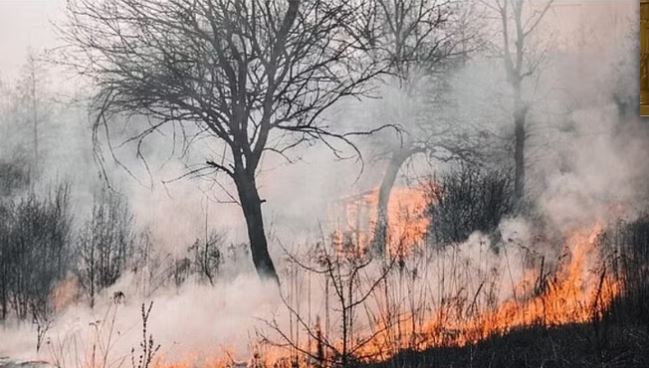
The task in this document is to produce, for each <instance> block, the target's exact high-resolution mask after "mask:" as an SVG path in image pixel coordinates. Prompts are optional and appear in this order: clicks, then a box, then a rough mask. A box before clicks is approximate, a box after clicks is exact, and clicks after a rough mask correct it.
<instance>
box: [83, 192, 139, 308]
mask: <svg viewBox="0 0 649 368" xmlns="http://www.w3.org/2000/svg"><path fill="white" fill-rule="evenodd" d="M132 221H133V218H132V215H131V214H130V211H129V209H128V207H127V206H126V204H125V203H124V202H123V200H122V199H121V198H120V197H119V196H118V194H116V193H113V192H111V191H109V190H104V191H102V192H101V193H100V194H99V195H97V196H96V198H95V204H94V206H93V210H92V215H91V218H90V219H89V220H88V221H87V222H86V223H85V225H84V227H83V228H82V230H81V232H80V234H79V238H78V243H77V244H78V255H79V264H78V266H77V268H78V272H77V273H78V277H79V281H80V282H81V286H82V287H83V289H84V290H85V291H86V292H87V294H88V297H89V299H90V307H91V308H92V307H94V305H95V298H96V296H97V294H98V293H99V292H101V291H102V290H103V289H104V288H106V287H108V286H111V285H112V284H114V283H115V281H117V279H118V278H119V277H120V276H121V275H122V273H123V271H124V270H125V268H126V266H127V264H128V260H129V258H131V256H132V255H133V251H134V249H133V248H134V244H135V236H134V231H133V229H132Z"/></svg>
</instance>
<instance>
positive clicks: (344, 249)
mask: <svg viewBox="0 0 649 368" xmlns="http://www.w3.org/2000/svg"><path fill="white" fill-rule="evenodd" d="M424 189H425V188H424V186H423V185H420V186H418V187H414V188H408V187H396V188H393V189H392V191H391V193H390V200H389V202H388V211H387V218H388V224H387V225H388V226H387V231H386V232H387V233H386V237H387V248H388V253H389V255H390V256H392V257H394V256H397V255H400V256H406V255H408V254H410V253H411V251H412V250H413V249H415V248H416V247H419V246H421V245H422V244H423V241H424V237H425V234H426V231H427V228H428V225H429V220H428V217H427V216H424V214H425V211H426V204H427V201H426V196H425V191H424ZM378 200H379V189H378V188H375V189H372V190H370V191H368V192H365V193H363V194H360V195H357V196H352V197H348V198H345V199H343V200H342V201H341V202H340V203H338V204H337V206H336V207H337V208H335V209H334V211H333V212H335V213H334V217H335V223H336V226H335V228H336V230H335V231H334V233H333V236H332V238H333V244H334V247H335V249H336V250H337V251H338V252H339V253H352V254H364V253H365V252H367V250H368V248H369V246H370V244H371V242H372V240H373V237H374V228H375V226H376V221H377V217H378V216H377V212H378V211H377V208H378ZM340 208H342V211H341V209H340Z"/></svg>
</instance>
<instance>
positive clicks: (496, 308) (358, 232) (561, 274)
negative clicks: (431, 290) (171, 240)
mask: <svg viewBox="0 0 649 368" xmlns="http://www.w3.org/2000/svg"><path fill="white" fill-rule="evenodd" d="M376 201H377V191H376V190H374V191H371V192H368V193H365V194H363V195H360V196H357V197H354V198H351V199H348V200H346V201H343V204H344V206H343V212H344V216H342V217H340V218H339V220H340V221H339V222H338V225H342V226H344V228H346V229H348V230H347V237H355V238H352V239H347V240H348V241H349V244H358V246H357V247H356V248H351V249H350V248H349V247H348V246H347V245H346V243H345V242H344V241H343V240H344V239H343V236H344V235H343V233H344V231H342V230H340V231H338V232H337V235H336V236H338V237H339V238H338V242H334V246H335V247H337V248H336V249H337V250H338V251H339V252H345V254H351V255H353V254H363V253H364V252H365V251H367V247H368V246H369V244H370V241H371V234H372V230H373V224H374V221H376ZM425 204H426V200H425V197H424V195H423V191H422V190H420V189H407V188H397V189H395V190H394V192H393V197H392V200H391V201H390V207H389V211H390V212H389V216H390V219H389V232H390V234H388V242H389V248H388V249H389V250H390V252H389V255H390V256H395V255H399V256H404V257H408V256H410V257H411V258H413V257H418V256H420V255H415V254H412V252H411V251H410V250H412V249H415V247H419V246H423V244H424V242H425V239H424V238H425V232H426V229H427V226H428V222H427V220H426V216H423V213H424V210H425ZM339 228H340V227H339ZM602 231H603V227H602V226H601V225H599V224H597V225H595V226H593V227H592V228H586V229H577V230H575V231H573V232H572V233H570V234H569V235H567V236H566V237H565V238H564V239H565V240H564V243H563V246H562V247H563V249H562V252H561V254H562V255H561V256H560V257H559V260H558V261H557V262H558V263H556V264H555V265H554V267H555V268H553V271H552V272H551V273H548V272H549V271H547V270H545V271H547V272H545V273H544V271H543V270H542V267H541V269H539V268H538V267H537V268H534V267H530V268H529V269H526V270H524V271H523V273H522V277H519V278H518V279H517V281H516V282H515V283H514V284H513V285H511V286H510V287H511V288H512V292H511V296H510V297H505V296H503V297H502V299H498V300H496V301H495V302H494V304H486V305H481V306H479V307H475V304H476V303H475V299H477V297H478V294H480V293H481V292H482V293H486V291H484V290H482V289H481V288H482V286H480V288H478V291H477V292H475V291H474V293H475V296H473V294H471V295H470V296H469V297H468V298H466V297H465V298H464V299H461V298H460V297H457V299H454V297H453V296H452V295H450V294H449V295H447V296H444V297H443V299H442V300H443V301H442V302H441V303H439V304H437V305H433V304H428V305H429V306H432V307H429V308H428V309H426V308H424V309H425V311H424V312H423V313H421V311H418V312H416V313H419V314H418V315H417V316H416V318H417V319H420V320H421V322H420V323H419V325H418V326H415V323H414V320H415V315H414V314H411V315H407V314H406V315H399V316H397V317H396V319H399V320H408V319H412V321H413V323H412V324H409V323H400V324H395V323H394V320H395V317H394V316H382V315H380V314H381V312H379V316H378V318H375V319H371V320H370V321H369V322H368V323H366V324H364V325H362V327H358V330H357V331H355V332H354V336H355V339H362V338H363V337H365V336H371V338H370V339H369V342H368V343H367V344H365V345H364V346H362V347H361V348H359V349H358V350H357V351H356V352H355V354H356V355H357V356H360V357H363V356H364V357H371V358H366V359H364V360H384V359H388V358H390V357H391V356H392V355H394V354H396V353H397V352H399V351H400V350H402V349H405V348H408V349H414V350H425V349H430V348H435V347H448V346H463V345H466V344H471V343H475V342H478V341H481V340H484V339H486V338H489V337H491V336H495V335H501V334H505V333H507V332H510V331H512V330H513V329H516V328H523V327H526V326H533V325H540V326H546V327H548V326H557V325H564V324H570V323H583V322H588V321H590V320H592V319H597V318H601V317H602V314H603V313H604V312H605V311H606V309H607V308H608V307H609V306H610V304H611V302H612V301H613V300H614V298H615V297H616V296H617V295H618V294H619V293H620V291H621V288H622V284H621V283H620V282H619V281H618V280H616V279H615V278H614V277H613V274H612V273H610V272H606V269H605V267H603V264H604V262H603V260H602V256H601V249H600V247H599V243H598V237H599V235H600V234H601V233H602ZM350 234H351V235H350ZM399 237H401V241H399V242H397V241H396V239H398V238H399ZM334 239H336V238H334ZM403 239H405V241H404V240H403ZM397 249H405V250H406V253H405V254H404V253H397ZM494 280H495V281H494V282H497V283H498V282H499V283H501V284H503V283H505V282H504V279H498V278H495V279H494ZM392 281H395V280H392ZM399 282H400V281H399ZM425 282H431V280H426V281H425ZM512 282H513V281H512ZM398 287H399V286H398V285H396V286H395V285H394V284H388V281H386V295H385V296H382V295H381V296H378V297H377V299H376V302H377V304H381V303H383V304H389V302H388V298H389V297H388V296H387V292H388V291H387V290H388V289H390V288H398ZM505 287H507V286H505ZM467 288H468V286H467V285H460V286H459V289H460V290H466V289H467ZM485 288H486V287H485ZM481 290H482V291H481ZM379 294H380V293H379ZM381 298H384V299H381ZM424 298H426V297H424ZM427 298H432V296H431V295H428V296H427ZM471 299H473V303H472V302H471ZM395 300H398V299H395ZM392 303H395V301H394V300H393V301H392ZM396 303H397V304H398V303H400V302H398V301H397V302H396ZM472 304H473V305H472ZM382 308H383V307H382V306H379V308H378V309H379V310H382ZM397 308H401V306H400V305H397ZM406 310H408V309H407V308H406V309H398V310H397V311H396V312H395V313H401V312H403V311H406ZM410 310H411V311H413V310H414V309H410ZM413 313H414V312H413ZM316 321H317V322H316V325H315V326H312V328H313V329H314V330H313V331H316V332H315V333H316V335H317V336H321V333H322V330H321V328H320V324H319V323H320V322H319V321H320V320H319V317H316ZM387 321H392V322H387ZM327 338H328V341H329V343H330V344H331V345H333V346H335V347H336V348H337V349H338V347H340V346H342V342H341V341H340V339H336V338H335V337H332V336H327ZM305 340H306V339H305ZM317 345H318V344H317V343H316V340H315V339H313V338H308V341H306V342H304V341H303V343H302V344H301V346H300V347H299V348H297V347H295V346H293V347H287V346H277V345H271V344H267V343H260V344H259V346H256V347H255V348H254V349H251V350H252V353H251V354H252V357H251V358H248V359H247V360H241V361H239V360H236V359H234V358H233V354H231V353H230V352H228V351H226V352H222V353H220V354H217V356H215V357H213V358H197V357H186V358H184V359H180V360H178V359H173V360H169V361H168V360H166V359H164V358H159V359H158V360H157V361H156V364H155V368H190V367H209V368H219V367H260V368H261V367H287V368H288V367H308V366H328V365H327V364H324V365H323V364H316V362H310V361H309V358H308V357H307V354H305V353H304V352H310V354H311V355H312V356H327V355H328V356H329V357H331V351H329V350H327V349H325V351H324V352H323V351H320V350H319V349H322V346H320V347H318V346H317ZM232 351H233V350H232ZM172 361H173V362H172ZM178 361H179V362H178ZM174 362H176V363H174Z"/></svg>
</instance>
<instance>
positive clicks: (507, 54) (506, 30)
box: [483, 0, 554, 202]
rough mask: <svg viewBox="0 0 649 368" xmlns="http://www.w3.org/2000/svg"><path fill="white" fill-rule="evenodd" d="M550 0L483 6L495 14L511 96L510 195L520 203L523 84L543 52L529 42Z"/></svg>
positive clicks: (502, 0) (505, 0)
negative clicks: (512, 133)
mask: <svg viewBox="0 0 649 368" xmlns="http://www.w3.org/2000/svg"><path fill="white" fill-rule="evenodd" d="M553 2H554V0H547V1H544V2H543V3H538V4H534V5H532V4H531V2H530V1H525V0H485V1H483V4H485V6H486V7H487V8H488V9H490V10H491V11H492V12H494V13H495V15H496V17H497V19H498V22H499V23H500V30H499V31H500V35H501V37H502V44H501V45H500V47H499V49H500V50H499V53H500V55H501V57H502V60H503V65H504V69H505V76H506V78H507V82H508V83H509V85H510V86H511V89H512V93H513V116H512V117H513V123H514V196H515V200H516V202H520V201H521V200H522V199H523V198H524V196H525V142H526V140H527V138H528V127H527V116H528V112H529V109H530V101H527V100H525V98H524V82H525V81H526V80H527V79H530V78H534V77H536V76H537V75H538V72H539V66H541V65H542V64H543V62H544V61H545V60H546V53H545V50H542V49H540V48H538V47H535V44H534V43H533V42H531V38H532V36H533V34H534V31H535V30H537V29H538V27H539V25H540V24H541V22H542V21H543V19H544V17H545V16H546V14H547V13H548V11H549V10H550V7H551V5H552V3H553Z"/></svg>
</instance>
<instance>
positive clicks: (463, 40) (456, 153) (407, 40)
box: [356, 0, 477, 254]
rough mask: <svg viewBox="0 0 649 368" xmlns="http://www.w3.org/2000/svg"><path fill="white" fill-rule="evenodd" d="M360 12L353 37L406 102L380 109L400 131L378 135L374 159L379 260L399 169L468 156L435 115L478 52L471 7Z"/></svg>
mask: <svg viewBox="0 0 649 368" xmlns="http://www.w3.org/2000/svg"><path fill="white" fill-rule="evenodd" d="M363 10H364V12H363V14H364V17H363V18H362V22H361V23H360V25H359V28H360V29H361V30H363V31H359V32H356V33H357V34H360V35H363V36H364V37H365V38H364V39H365V40H366V42H367V43H369V44H371V45H372V46H373V47H374V48H375V57H377V58H381V59H383V60H384V61H385V62H386V63H387V65H389V72H390V75H391V78H388V79H387V81H388V84H390V83H393V82H396V83H395V84H397V85H398V89H399V92H400V94H401V95H403V96H404V97H403V98H404V99H405V100H404V101H399V100H397V101H395V102H392V103H391V102H386V103H387V104H388V105H389V107H388V109H390V108H391V109H393V110H395V109H396V110H402V112H401V113H399V112H397V113H396V114H389V115H395V116H389V117H388V118H389V119H395V120H396V121H393V122H392V123H394V124H395V125H397V126H398V127H399V128H400V129H399V131H398V134H396V135H389V136H387V135H385V134H384V135H383V137H382V138H384V139H382V140H381V142H380V143H379V145H380V146H381V148H382V151H381V152H379V153H378V155H377V156H378V157H380V158H381V159H383V160H385V161H386V162H387V164H386V169H385V172H384V175H383V178H382V180H381V184H380V187H379V193H378V196H379V198H378V202H377V221H376V224H375V229H374V236H373V247H372V248H373V250H374V252H375V253H378V254H382V253H383V251H384V249H383V248H384V247H385V244H386V242H387V235H388V234H387V224H388V205H389V201H390V193H391V192H392V188H393V186H394V184H395V181H396V179H397V177H398V175H399V172H400V170H401V168H402V166H404V165H405V164H406V163H407V162H408V161H409V160H410V159H411V158H412V157H413V156H414V155H417V154H426V155H428V156H429V158H433V159H438V160H443V161H448V160H452V159H458V158H464V159H468V158H469V156H471V155H472V153H473V152H474V150H472V149H471V148H470V146H471V142H470V140H469V137H468V136H467V135H461V136H460V130H459V129H457V127H456V124H454V121H453V119H452V117H451V116H449V115H444V114H443V113H442V112H441V110H443V109H448V106H449V105H451V103H449V101H446V100H445V98H444V94H445V92H447V91H448V88H449V85H448V79H447V77H448V74H449V72H450V71H452V70H453V68H456V67H458V66H461V65H462V64H463V62H464V61H465V60H466V58H467V57H468V55H469V53H470V52H471V51H473V50H474V49H475V48H476V47H477V45H476V40H477V31H476V29H475V27H474V26H472V25H470V24H469V19H470V17H473V16H474V14H473V6H472V5H471V4H470V3H466V2H461V1H456V0H434V1H430V0H406V1H395V0H372V1H368V2H365V5H364V6H363ZM387 99H388V98H386V100H387ZM442 100H444V101H442ZM401 105H405V106H401Z"/></svg>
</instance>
